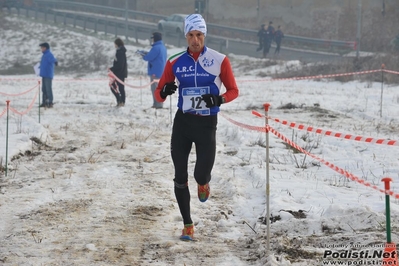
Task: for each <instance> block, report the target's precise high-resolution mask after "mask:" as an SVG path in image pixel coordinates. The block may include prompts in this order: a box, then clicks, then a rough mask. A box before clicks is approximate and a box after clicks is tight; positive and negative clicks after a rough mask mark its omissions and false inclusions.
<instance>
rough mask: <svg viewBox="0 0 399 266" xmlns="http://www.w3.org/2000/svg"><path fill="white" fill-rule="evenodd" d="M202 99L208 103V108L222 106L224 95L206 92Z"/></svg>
mask: <svg viewBox="0 0 399 266" xmlns="http://www.w3.org/2000/svg"><path fill="white" fill-rule="evenodd" d="M202 100H203V101H204V102H205V103H206V107H207V108H211V107H215V106H220V105H221V104H222V96H219V95H215V94H204V95H202Z"/></svg>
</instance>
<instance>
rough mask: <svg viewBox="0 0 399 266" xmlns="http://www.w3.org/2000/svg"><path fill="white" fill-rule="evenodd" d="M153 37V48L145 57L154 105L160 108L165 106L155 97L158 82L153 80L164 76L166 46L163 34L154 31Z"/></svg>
mask: <svg viewBox="0 0 399 266" xmlns="http://www.w3.org/2000/svg"><path fill="white" fill-rule="evenodd" d="M151 39H152V42H153V43H152V48H151V50H150V51H149V52H148V53H146V54H144V55H143V59H144V60H145V61H148V66H147V73H148V75H149V76H150V80H151V92H152V107H153V108H156V109H158V108H162V107H163V103H161V102H158V101H157V100H156V99H155V95H154V93H155V89H156V88H157V83H156V82H153V81H154V79H160V78H161V76H162V72H163V69H164V67H165V64H166V47H165V45H164V44H163V41H162V34H161V33H160V32H154V33H153V34H152V37H151Z"/></svg>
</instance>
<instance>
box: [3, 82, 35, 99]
mask: <svg viewBox="0 0 399 266" xmlns="http://www.w3.org/2000/svg"><path fill="white" fill-rule="evenodd" d="M39 85H40V84H38V85H36V86H35V87H33V88H31V89H29V90H27V91H24V92H21V93H18V94H9V93H5V92H0V95H4V96H21V95H24V94H26V93H28V92H31V91H33V90H34V89H36V88H38V87H39Z"/></svg>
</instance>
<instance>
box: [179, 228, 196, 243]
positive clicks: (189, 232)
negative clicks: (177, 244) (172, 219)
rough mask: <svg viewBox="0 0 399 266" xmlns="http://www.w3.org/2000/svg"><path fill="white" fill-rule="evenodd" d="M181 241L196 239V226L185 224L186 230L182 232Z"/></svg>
mask: <svg viewBox="0 0 399 266" xmlns="http://www.w3.org/2000/svg"><path fill="white" fill-rule="evenodd" d="M180 239H181V240H193V239H194V225H193V224H185V225H184V229H183V230H182V233H181V236H180Z"/></svg>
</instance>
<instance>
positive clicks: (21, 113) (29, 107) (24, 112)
mask: <svg viewBox="0 0 399 266" xmlns="http://www.w3.org/2000/svg"><path fill="white" fill-rule="evenodd" d="M37 95H39V91H37V92H36V93H35V97H33V100H32V101H31V103H30V104H29V106H28V108H27V109H26V110H25V111H23V112H19V111H18V110H16V109H14V108H12V107H11V106H10V107H9V108H10V110H11V111H12V112H14V113H16V114H19V115H25V114H27V113H28V112H29V111H30V110H32V108H33V104H34V103H35V101H36V98H37Z"/></svg>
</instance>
